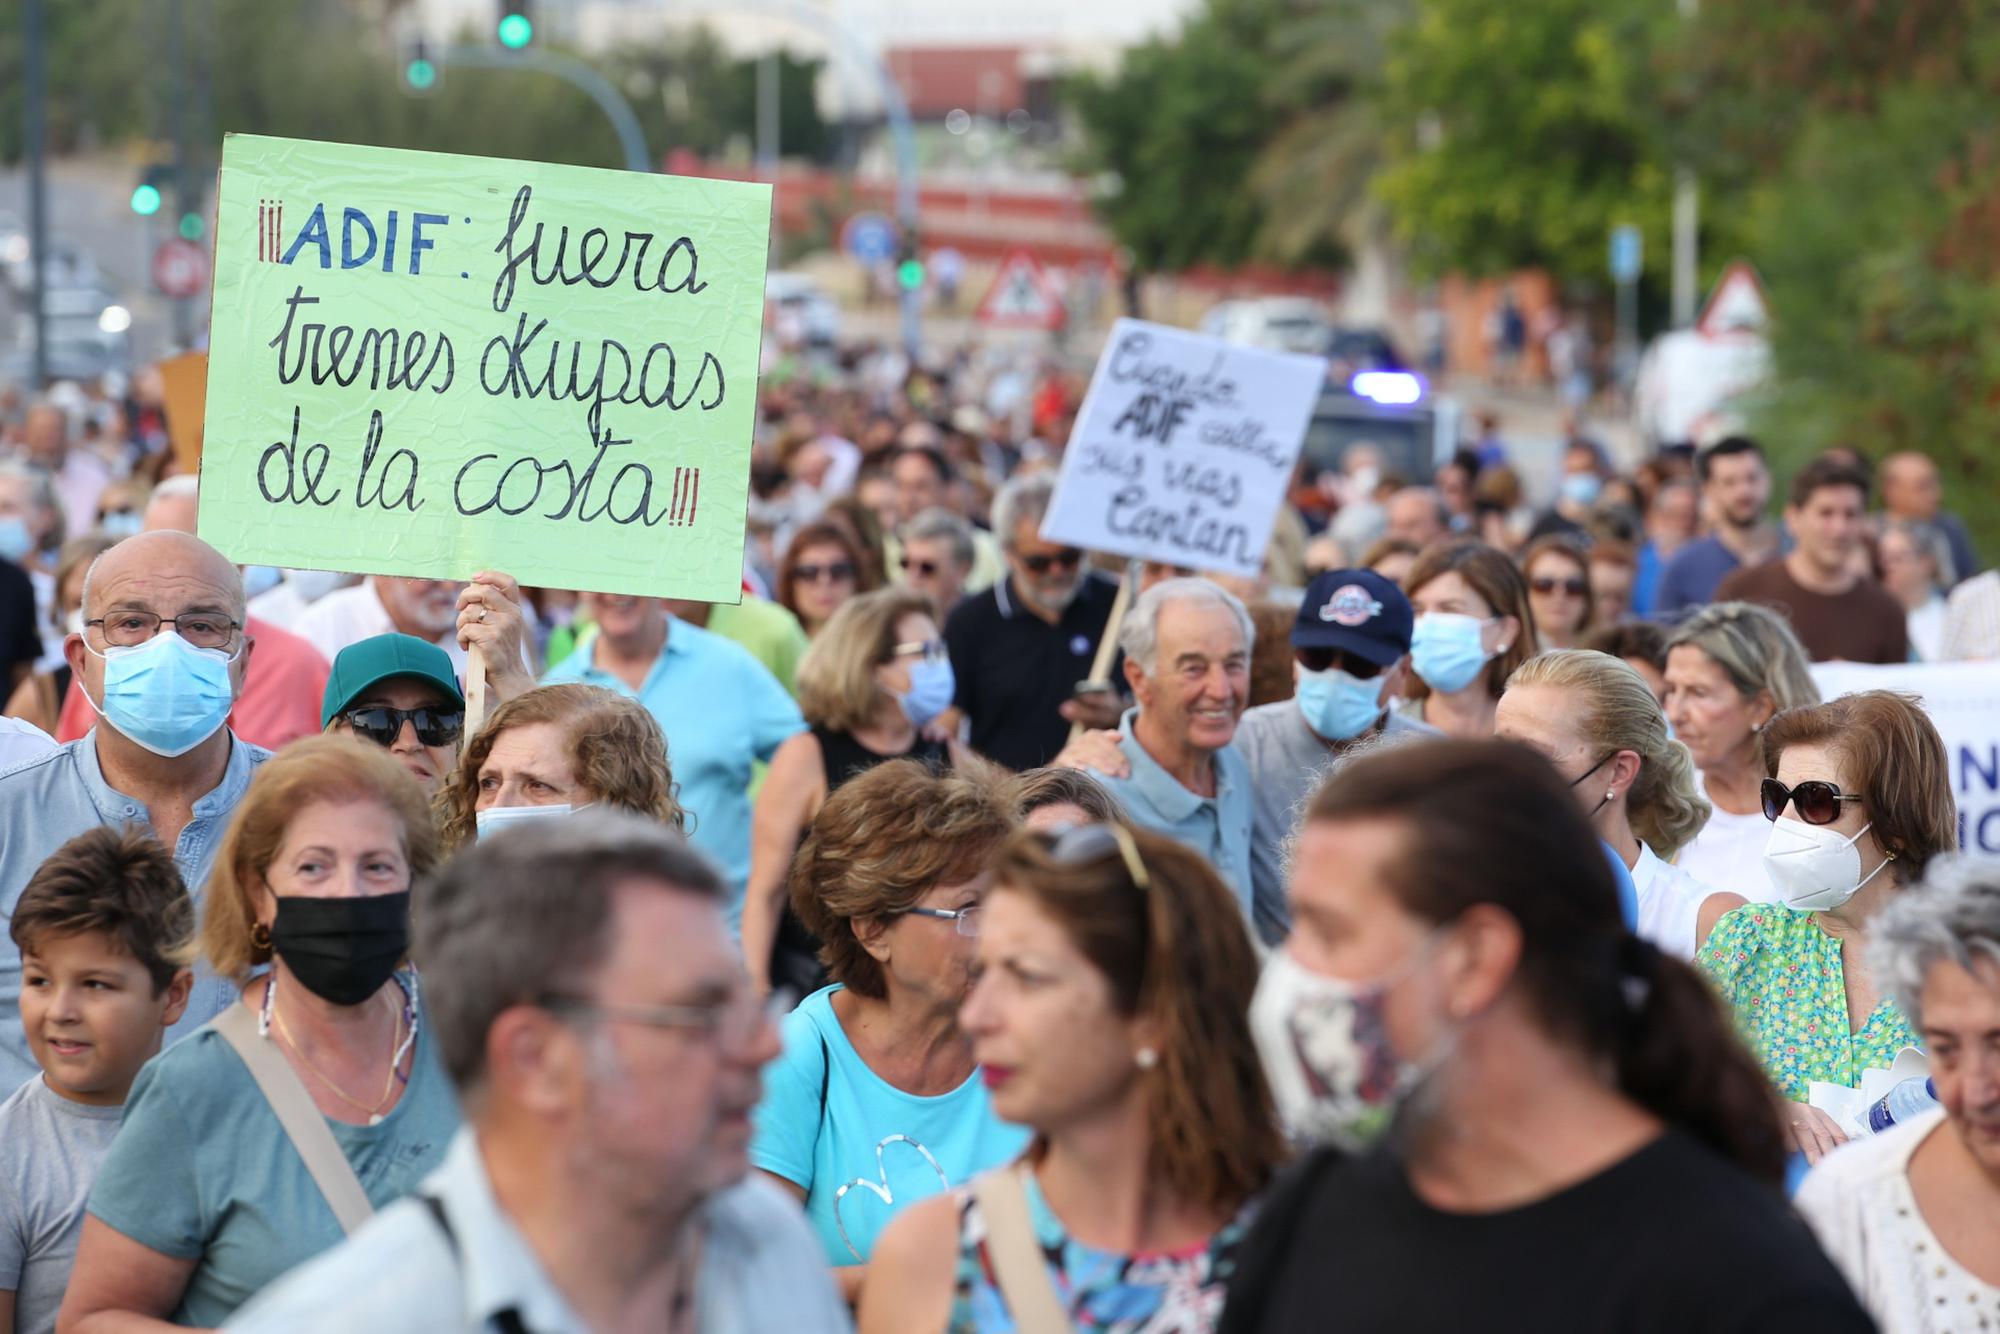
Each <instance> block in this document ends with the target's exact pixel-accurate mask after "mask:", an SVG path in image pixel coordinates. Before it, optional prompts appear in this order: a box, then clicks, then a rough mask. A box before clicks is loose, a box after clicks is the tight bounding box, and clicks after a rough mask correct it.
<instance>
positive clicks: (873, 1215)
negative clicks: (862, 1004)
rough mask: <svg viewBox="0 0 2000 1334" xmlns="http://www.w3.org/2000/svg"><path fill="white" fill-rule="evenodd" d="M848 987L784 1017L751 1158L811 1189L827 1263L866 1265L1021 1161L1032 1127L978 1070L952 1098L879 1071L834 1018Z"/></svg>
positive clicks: (827, 991)
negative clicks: (899, 1217)
mask: <svg viewBox="0 0 2000 1334" xmlns="http://www.w3.org/2000/svg"><path fill="white" fill-rule="evenodd" d="M839 990H840V987H839V986H837V985H836V986H831V987H826V988H823V989H821V990H819V991H815V992H814V993H813V994H812V995H810V996H808V997H806V998H805V1000H804V1001H803V1002H801V1003H800V1005H799V1008H798V1009H796V1010H794V1011H792V1012H791V1013H790V1014H788V1015H786V1016H785V1021H784V1024H783V1025H782V1029H783V1033H784V1038H785V1052H784V1055H782V1056H780V1057H779V1058H778V1059H777V1060H775V1061H773V1062H771V1064H770V1065H769V1066H768V1067H766V1068H765V1071H764V1100H763V1102H761V1103H759V1104H758V1106H757V1110H756V1112H755V1113H754V1115H753V1118H752V1119H753V1124H754V1126H755V1130H754V1132H753V1133H752V1136H751V1139H750V1161H751V1163H752V1164H754V1165H755V1166H757V1167H760V1168H762V1169H763V1170H764V1171H766V1172H769V1173H771V1174H772V1175H774V1176H780V1177H783V1178H784V1179H785V1180H787V1181H789V1182H791V1183H792V1184H793V1185H795V1186H798V1187H799V1188H800V1189H802V1190H804V1191H805V1193H806V1221H807V1222H809V1223H811V1224H812V1229H813V1231H814V1232H815V1233H817V1234H818V1235H819V1240H820V1245H821V1246H822V1247H823V1248H824V1249H825V1260H826V1262H827V1263H829V1264H833V1265H852V1264H861V1263H864V1262H866V1261H867V1259H868V1257H869V1255H870V1254H871V1253H873V1251H874V1249H875V1239H876V1238H877V1237H878V1236H880V1235H881V1232H882V1229H883V1228H884V1227H886V1226H888V1223H889V1220H890V1219H891V1218H893V1217H894V1216H895V1215H896V1214H897V1213H898V1212H900V1211H901V1210H903V1209H905V1208H907V1207H909V1206H910V1205H911V1204H913V1203H915V1202H916V1201H918V1200H921V1199H925V1198H927V1197H929V1196H932V1195H936V1194H938V1193H939V1192H940V1191H943V1190H946V1189H949V1188H952V1187H957V1186H963V1185H965V1184H966V1183H967V1182H968V1181H970V1180H972V1178H973V1177H975V1176H977V1175H978V1174H979V1173H981V1172H983V1171H985V1170H986V1169H987V1168H989V1167H996V1166H998V1165H999V1164H1001V1163H1005V1162H1009V1161H1011V1160H1012V1159H1014V1158H1017V1157H1019V1156H1020V1155H1021V1153H1022V1152H1023V1151H1024V1150H1025V1149H1026V1148H1027V1147H1028V1141H1029V1139H1030V1138H1031V1136H1030V1133H1029V1131H1028V1129H1027V1127H1025V1126H1015V1125H1009V1124H1008V1123H1007V1122H1005V1121H1002V1120H1000V1118H998V1117H997V1116H995V1115H994V1114H993V1105H992V1103H991V1102H989V1101H988V1099H987V1096H986V1085H985V1082H984V1081H983V1080H982V1078H981V1077H980V1074H979V1072H978V1071H976V1070H975V1071H974V1072H973V1074H972V1077H971V1078H970V1079H968V1080H966V1081H965V1082H964V1083H963V1084H961V1085H959V1086H958V1087H957V1088H955V1089H953V1090H952V1091H951V1092H949V1093H941V1094H938V1095H936V1096H934V1097H921V1096H919V1095H917V1094H914V1093H905V1092H904V1091H903V1090H901V1089H899V1088H897V1087H896V1086H895V1085H893V1084H891V1083H889V1082H888V1081H887V1080H885V1079H883V1078H882V1077H881V1076H880V1075H878V1074H876V1073H875V1072H874V1071H873V1070H871V1069H869V1068H868V1063H867V1062H866V1061H864V1060H862V1059H861V1053H859V1052H857V1051H855V1050H854V1044H853V1043H851V1042H849V1041H848V1040H847V1033H846V1030H844V1029H843V1028H841V1026H840V1019H839V1017H838V1016H837V1015H836V1014H835V1013H834V1011H833V996H834V993H835V992H837V991H839Z"/></svg>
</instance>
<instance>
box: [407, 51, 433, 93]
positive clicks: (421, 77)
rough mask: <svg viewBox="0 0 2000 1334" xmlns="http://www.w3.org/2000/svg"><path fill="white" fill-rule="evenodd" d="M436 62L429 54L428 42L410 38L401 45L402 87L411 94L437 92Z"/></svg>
mask: <svg viewBox="0 0 2000 1334" xmlns="http://www.w3.org/2000/svg"><path fill="white" fill-rule="evenodd" d="M439 73H440V70H439V68H438V62H437V60H436V59H435V58H434V57H433V56H432V54H431V44H430V42H429V41H428V40H427V39H425V38H422V37H412V38H411V39H410V40H409V41H407V42H405V43H404V45H403V87H405V88H407V89H408V90H409V91H411V92H413V93H432V92H436V91H437V86H438V75H439Z"/></svg>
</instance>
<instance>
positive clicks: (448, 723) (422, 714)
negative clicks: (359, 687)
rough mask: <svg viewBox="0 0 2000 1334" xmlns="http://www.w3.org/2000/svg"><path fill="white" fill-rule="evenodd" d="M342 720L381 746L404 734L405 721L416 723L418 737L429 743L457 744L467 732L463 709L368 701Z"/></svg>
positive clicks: (439, 744) (361, 735) (344, 715)
mask: <svg viewBox="0 0 2000 1334" xmlns="http://www.w3.org/2000/svg"><path fill="white" fill-rule="evenodd" d="M340 720H341V721H342V722H344V723H346V724H347V725H348V726H349V727H351V728H353V729H354V734H355V735H356V736H359V737H366V738H367V739H368V740H370V741H373V742H374V743H375V744H376V745H378V746H393V745H395V744H396V738H397V737H399V736H401V735H402V734H403V724H404V723H415V724H416V727H417V740H418V741H421V742H422V743H423V744H424V745H426V746H455V745H457V744H458V739H459V737H461V736H463V735H464V734H465V711H464V710H463V709H433V708H430V707H425V708H421V709H392V708H390V707H389V706H388V705H386V704H369V705H365V706H363V707H362V708H358V709H349V710H348V711H347V712H346V713H343V714H341V715H340Z"/></svg>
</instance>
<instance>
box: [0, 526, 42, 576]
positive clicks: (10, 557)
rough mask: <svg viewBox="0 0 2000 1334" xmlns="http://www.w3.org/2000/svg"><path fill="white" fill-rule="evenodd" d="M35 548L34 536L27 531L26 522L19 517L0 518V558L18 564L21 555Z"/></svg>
mask: <svg viewBox="0 0 2000 1334" xmlns="http://www.w3.org/2000/svg"><path fill="white" fill-rule="evenodd" d="M34 549H35V538H34V535H33V534H32V533H30V532H29V531H28V522H27V520H25V519H21V518H6V519H0V560H6V561H12V562H14V563H15V564H17V565H18V564H20V562H21V559H22V557H24V556H26V555H27V554H28V553H29V552H31V551H33V550H34Z"/></svg>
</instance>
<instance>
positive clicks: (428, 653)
mask: <svg viewBox="0 0 2000 1334" xmlns="http://www.w3.org/2000/svg"><path fill="white" fill-rule="evenodd" d="M320 726H321V727H322V728H324V729H325V730H326V731H328V732H331V733H333V734H335V735H346V736H353V737H358V738H360V739H361V740H363V741H370V742H373V743H374V744H375V745H378V746H381V747H383V748H384V749H386V750H387V751H388V752H389V753H390V754H391V755H394V756H395V757H396V759H397V761H398V762H399V763H401V764H402V766H403V767H404V768H405V769H408V770H409V771H410V777H412V778H414V779H416V780H417V786H419V787H421V788H422V789H423V790H424V797H425V799H426V800H429V799H431V798H434V797H436V796H437V792H438V788H439V787H441V786H443V784H444V780H445V775H447V774H449V773H450V772H451V771H452V770H453V769H455V768H456V767H457V766H458V743H459V739H460V736H461V735H462V734H463V732H464V730H465V696H464V695H462V694H460V693H459V689H458V677H457V675H456V673H455V672H454V671H453V669H452V665H451V658H450V656H449V655H447V654H446V653H445V651H444V650H443V649H441V648H439V647H438V646H437V645H436V644H432V643H428V642H426V641H425V640H422V639H418V638H417V637H416V636H414V635H398V634H388V635H375V636H372V637H371V638H368V639H363V640H360V641H358V642H356V643H353V644H349V645H348V646H347V647H346V648H344V649H342V650H341V651H340V652H339V653H337V654H336V655H334V659H333V670H332V671H331V672H329V673H328V675H327V678H326V693H325V695H324V696H323V697H322V699H321V703H320Z"/></svg>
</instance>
